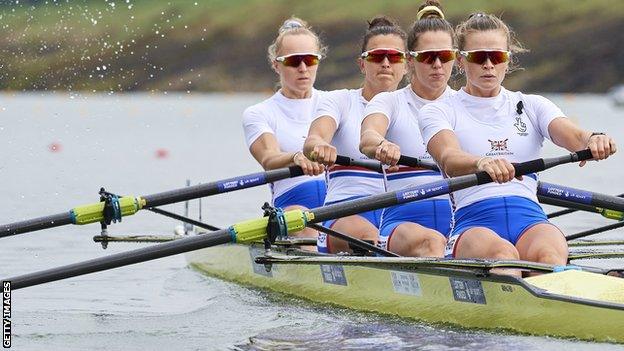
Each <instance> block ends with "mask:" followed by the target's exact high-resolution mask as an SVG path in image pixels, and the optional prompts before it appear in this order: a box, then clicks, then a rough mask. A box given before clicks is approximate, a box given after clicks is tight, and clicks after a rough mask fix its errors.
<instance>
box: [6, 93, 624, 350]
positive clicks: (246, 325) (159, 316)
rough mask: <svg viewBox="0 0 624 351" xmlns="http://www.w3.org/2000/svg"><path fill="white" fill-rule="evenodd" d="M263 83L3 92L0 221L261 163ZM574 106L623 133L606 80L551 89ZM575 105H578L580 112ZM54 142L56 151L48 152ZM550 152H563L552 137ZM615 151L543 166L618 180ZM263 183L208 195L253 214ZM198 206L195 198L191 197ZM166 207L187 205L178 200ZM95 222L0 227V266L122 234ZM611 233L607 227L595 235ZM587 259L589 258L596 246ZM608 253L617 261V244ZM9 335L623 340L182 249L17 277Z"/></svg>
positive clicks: (621, 136)
mask: <svg viewBox="0 0 624 351" xmlns="http://www.w3.org/2000/svg"><path fill="white" fill-rule="evenodd" d="M264 97H265V96H263V95H174V96H171V95H140V94H138V95H75V94H74V95H68V94H48V95H39V94H32V95H24V94H17V95H15V94H4V95H1V96H0V141H1V143H0V184H1V186H0V199H2V201H3V203H2V205H0V223H8V222H13V221H18V220H22V219H26V218H32V217H37V216H42V215H48V214H53V213H59V212H62V211H65V210H68V209H70V208H72V207H75V206H77V205H80V204H85V203H91V202H95V201H97V200H98V195H97V192H98V190H99V188H100V187H101V186H104V187H106V189H107V190H109V191H112V192H116V193H121V194H134V195H145V194H151V193H155V192H160V191H165V190H169V189H173V188H178V187H181V186H183V185H184V183H185V180H186V179H187V178H190V179H191V180H192V181H193V182H194V183H196V182H208V181H212V180H216V179H222V178H228V177H232V176H235V175H242V174H246V173H252V172H256V171H258V169H259V168H258V166H257V165H256V163H255V161H253V159H252V158H251V156H250V155H249V154H248V152H247V148H246V146H245V143H244V140H243V134H242V130H241V127H240V122H241V121H240V119H241V114H242V110H243V109H244V108H245V107H246V106H248V105H250V104H253V103H255V102H257V101H260V100H261V99H263V98H264ZM552 98H553V100H554V101H555V102H556V103H557V104H559V105H560V106H561V107H562V108H563V110H564V111H566V112H567V113H568V114H569V115H570V116H571V117H572V118H574V119H576V120H577V121H578V122H579V123H580V124H581V125H583V126H586V127H588V128H590V129H591V130H596V131H607V132H609V133H610V134H611V135H613V136H614V137H615V138H616V140H619V141H620V144H621V145H622V144H624V113H623V112H622V111H624V110H617V109H615V108H613V107H612V106H611V105H610V104H609V103H608V101H607V100H606V99H605V98H603V97H601V96H569V95H567V96H553V97H552ZM581 117H582V118H581ZM53 151H56V152H53ZM545 154H546V155H556V154H561V151H559V150H557V149H556V148H554V147H552V146H548V147H546V150H545ZM621 157H622V156H621V155H617V156H616V157H614V158H613V159H610V160H608V161H606V162H599V163H592V164H590V165H588V167H587V169H581V170H579V169H577V168H578V167H577V166H576V165H567V166H561V167H558V168H555V169H553V170H549V171H547V172H544V173H543V175H542V176H543V178H544V179H545V180H546V181H550V182H555V183H563V184H565V185H569V186H573V187H579V188H585V189H588V190H593V191H599V192H605V193H620V192H623V191H624V186H622V187H619V186H618V184H619V182H618V181H619V179H620V176H621V174H622V169H621V167H620V164H619V162H621V161H620V159H621ZM268 196H269V193H268V190H267V189H266V187H261V188H255V189H248V190H244V191H239V192H234V193H230V194H227V195H220V196H214V197H210V198H207V199H204V200H203V206H202V208H203V217H204V218H203V219H204V221H205V222H208V223H210V224H213V225H217V226H227V225H229V224H231V223H233V222H236V221H239V220H243V219H248V218H252V217H256V216H258V215H260V209H259V207H260V206H261V205H262V203H263V201H265V200H266V199H268ZM191 207H192V209H191V210H192V214H194V215H195V214H196V213H197V204H196V203H194V204H193V205H192V206H191ZM166 209H169V210H172V211H176V212H180V213H181V212H182V211H183V206H182V205H181V204H177V205H171V206H167V207H166ZM556 223H557V224H558V225H560V226H561V227H562V228H563V229H564V230H565V231H566V232H567V233H574V232H577V231H580V230H584V229H588V228H591V227H597V226H600V225H604V224H608V223H609V221H608V220H606V219H603V218H601V217H599V216H597V215H594V214H587V213H578V214H575V215H574V216H567V217H562V218H559V219H557V221H556ZM176 224H177V223H176V222H174V221H172V220H171V219H168V218H164V217H161V216H158V215H155V214H152V213H149V212H145V213H143V212H142V213H140V214H138V215H135V216H131V217H127V218H124V219H123V222H122V223H121V224H115V225H113V226H111V227H110V234H111V235H132V234H161V235H164V234H170V233H171V229H172V228H173V227H174V226H175V225H176ZM97 234H99V226H98V225H89V226H82V227H78V226H70V227H62V228H55V229H52V230H46V231H40V232H34V233H29V234H23V235H20V236H15V237H11V238H4V239H0V277H7V276H14V275H19V274H24V273H29V272H34V271H37V270H42V269H47V268H52V267H56V266H60V265H65V264H70V263H74V262H79V261H82V260H86V259H90V258H94V257H100V256H105V255H108V254H112V253H116V252H122V251H125V250H130V249H133V248H136V247H138V246H140V245H139V244H111V245H110V246H109V248H108V250H106V251H104V250H102V248H101V247H100V246H99V244H95V243H93V242H92V240H91V237H92V236H93V235H97ZM620 237H621V232H617V231H616V232H609V233H604V234H600V235H597V236H595V238H596V239H605V240H606V239H613V240H616V239H618V238H620ZM584 263H590V264H597V263H598V262H596V261H586V262H584ZM600 264H601V265H602V266H608V265H611V266H613V265H616V266H620V267H621V266H624V262H623V261H622V260H619V261H618V260H613V261H602V262H601V263H600ZM12 307H13V316H12V324H13V336H14V338H13V349H15V350H155V349H170V348H176V349H178V350H224V349H235V350H327V349H350V350H377V349H384V350H413V349H421V350H447V349H451V350H453V349H454V350H460V349H461V350H482V349H488V350H509V349H523V350H530V349H562V348H565V349H566V350H581V349H583V350H605V349H624V348H622V347H620V346H617V345H610V344H596V343H586V342H578V341H573V340H560V339H553V338H545V337H531V336H518V335H509V334H499V333H489V332H482V331H473V330H464V329H459V328H450V327H445V326H432V325H428V324H423V323H418V322H414V321H407V320H403V319H396V318H390V317H387V316H379V315H376V314H369V313H359V312H354V311H349V310H345V309H341V308H335V307H325V306H321V305H318V304H313V303H309V302H302V301H301V300H298V299H293V298H289V297H284V296H281V295H279V294H274V293H268V292H262V291H258V290H254V289H250V288H245V287H241V286H238V285H234V284H231V283H227V282H223V281H220V280H217V279H214V278H209V277H205V276H203V275H202V274H200V273H198V272H196V271H193V270H191V269H189V268H188V267H187V266H186V262H185V260H184V258H183V257H182V256H176V257H169V258H165V259H160V260H157V261H153V262H147V263H142V264H138V265H134V266H130V267H124V268H120V269H116V270H111V271H107V272H101V273H96V274H91V275H87V276H82V277H77V278H72V279H68V280H64V281H59V282H54V283H49V284H46V285H42V286H36V287H31V288H27V289H24V290H18V291H15V292H14V293H13V306H12Z"/></svg>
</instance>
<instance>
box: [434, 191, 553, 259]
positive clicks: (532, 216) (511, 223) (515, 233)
mask: <svg viewBox="0 0 624 351" xmlns="http://www.w3.org/2000/svg"><path fill="white" fill-rule="evenodd" d="M540 223H550V222H548V218H547V217H546V214H545V213H544V210H543V209H542V207H541V206H540V205H539V204H538V203H536V202H535V201H533V200H531V199H527V198H525V197H521V196H503V197H496V198H492V199H485V200H481V201H477V202H475V203H472V204H470V205H468V206H466V207H462V208H460V209H459V210H457V211H456V212H455V227H454V228H453V232H452V234H451V236H450V237H449V240H448V243H447V245H446V252H445V256H446V257H455V248H456V245H457V242H458V241H459V238H460V237H461V235H462V234H463V233H465V232H466V231H467V230H468V229H470V228H475V227H485V228H488V229H490V230H492V231H494V232H495V233H496V234H498V236H500V237H501V238H503V239H505V240H507V241H509V242H510V243H511V244H513V245H516V243H517V242H518V240H519V239H520V237H521V236H522V234H524V232H525V231H526V230H527V229H529V228H531V227H532V226H534V225H536V224H540Z"/></svg>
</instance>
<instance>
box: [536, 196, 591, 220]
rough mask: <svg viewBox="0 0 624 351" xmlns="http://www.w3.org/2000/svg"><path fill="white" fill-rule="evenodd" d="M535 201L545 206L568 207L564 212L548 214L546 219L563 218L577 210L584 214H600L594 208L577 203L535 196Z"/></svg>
mask: <svg viewBox="0 0 624 351" xmlns="http://www.w3.org/2000/svg"><path fill="white" fill-rule="evenodd" d="M537 199H538V200H539V202H540V203H543V204H546V205H552V206H559V207H568V208H567V209H565V210H561V211H557V212H553V213H549V214H548V218H555V217H559V216H563V215H565V214H568V213H571V212H576V211H579V210H581V211H586V212H594V213H600V209H599V208H596V207H595V206H591V205H585V204H579V203H576V202H572V201H564V200H560V199H558V198H551V197H546V196H543V195H537Z"/></svg>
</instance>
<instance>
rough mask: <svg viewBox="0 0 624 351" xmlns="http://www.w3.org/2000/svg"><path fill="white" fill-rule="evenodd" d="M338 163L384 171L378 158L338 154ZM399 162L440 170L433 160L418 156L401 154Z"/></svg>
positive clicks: (409, 165) (410, 165) (415, 166)
mask: <svg viewBox="0 0 624 351" xmlns="http://www.w3.org/2000/svg"><path fill="white" fill-rule="evenodd" d="M336 164H338V165H341V166H359V167H363V168H366V169H369V170H371V171H375V172H379V173H383V165H382V164H381V162H379V161H376V160H355V159H352V158H349V157H347V156H341V155H338V156H336ZM397 164H400V165H403V166H408V167H414V168H425V169H430V170H432V171H436V172H439V171H440V169H439V168H438V166H437V165H436V164H435V163H433V162H427V161H423V160H421V159H418V158H416V157H411V156H405V155H401V157H399V162H398V163H397Z"/></svg>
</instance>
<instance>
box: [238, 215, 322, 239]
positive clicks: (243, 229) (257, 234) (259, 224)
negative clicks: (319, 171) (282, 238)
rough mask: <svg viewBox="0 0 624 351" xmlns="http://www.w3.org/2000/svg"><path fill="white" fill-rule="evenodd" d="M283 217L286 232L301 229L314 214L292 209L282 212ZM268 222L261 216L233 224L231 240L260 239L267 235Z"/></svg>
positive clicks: (266, 218)
mask: <svg viewBox="0 0 624 351" xmlns="http://www.w3.org/2000/svg"><path fill="white" fill-rule="evenodd" d="M284 218H285V219H286V227H287V228H288V232H289V233H292V232H298V231H300V230H303V229H304V228H305V227H306V224H307V223H308V222H309V221H311V220H313V219H314V214H313V213H312V212H307V211H306V212H304V211H302V210H292V211H287V212H284ZM268 224H269V217H262V218H258V219H252V220H248V221H245V222H240V223H237V224H234V225H233V226H231V227H230V233H231V235H232V241H234V242H236V243H239V244H250V243H252V242H256V241H260V240H262V239H264V238H266V236H267V225H268Z"/></svg>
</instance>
